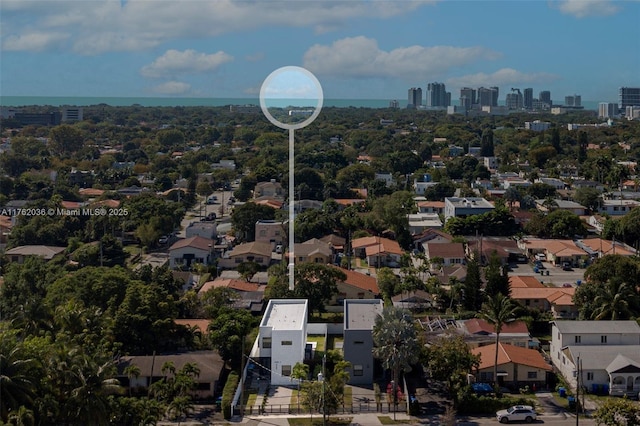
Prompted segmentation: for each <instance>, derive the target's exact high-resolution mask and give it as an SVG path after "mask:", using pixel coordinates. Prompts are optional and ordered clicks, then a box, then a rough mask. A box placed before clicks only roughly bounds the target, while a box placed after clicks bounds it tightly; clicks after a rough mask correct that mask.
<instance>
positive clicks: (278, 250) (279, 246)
mask: <svg viewBox="0 0 640 426" xmlns="http://www.w3.org/2000/svg"><path fill="white" fill-rule="evenodd" d="M276 253H277V254H282V244H278V245H277V246H276Z"/></svg>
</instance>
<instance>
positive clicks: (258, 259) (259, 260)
mask: <svg viewBox="0 0 640 426" xmlns="http://www.w3.org/2000/svg"><path fill="white" fill-rule="evenodd" d="M253 261H254V262H256V263H262V262H263V261H264V260H263V259H262V258H261V257H256V258H255V259H254V260H253Z"/></svg>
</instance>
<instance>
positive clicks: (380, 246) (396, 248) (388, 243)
mask: <svg viewBox="0 0 640 426" xmlns="http://www.w3.org/2000/svg"><path fill="white" fill-rule="evenodd" d="M351 246H352V247H353V248H365V249H366V252H367V256H372V255H375V254H378V253H392V254H402V253H404V252H403V251H402V249H401V248H400V244H398V242H397V241H393V240H390V239H388V238H382V237H362V238H356V239H355V240H353V241H352V242H351Z"/></svg>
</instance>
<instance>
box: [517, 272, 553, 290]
mask: <svg viewBox="0 0 640 426" xmlns="http://www.w3.org/2000/svg"><path fill="white" fill-rule="evenodd" d="M509 287H510V288H511V289H513V288H545V286H544V284H542V283H541V282H540V281H538V279H537V278H536V277H533V276H529V275H510V276H509Z"/></svg>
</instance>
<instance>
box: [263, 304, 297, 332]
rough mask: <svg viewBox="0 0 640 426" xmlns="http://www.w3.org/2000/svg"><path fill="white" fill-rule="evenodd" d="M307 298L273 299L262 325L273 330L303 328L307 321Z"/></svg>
mask: <svg viewBox="0 0 640 426" xmlns="http://www.w3.org/2000/svg"><path fill="white" fill-rule="evenodd" d="M308 303H309V302H308V301H307V299H271V300H270V301H269V305H268V306H267V309H266V311H265V313H264V316H263V317H262V323H261V324H260V326H261V327H271V328H272V329H273V330H302V327H303V325H304V324H306V322H307V305H308Z"/></svg>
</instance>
